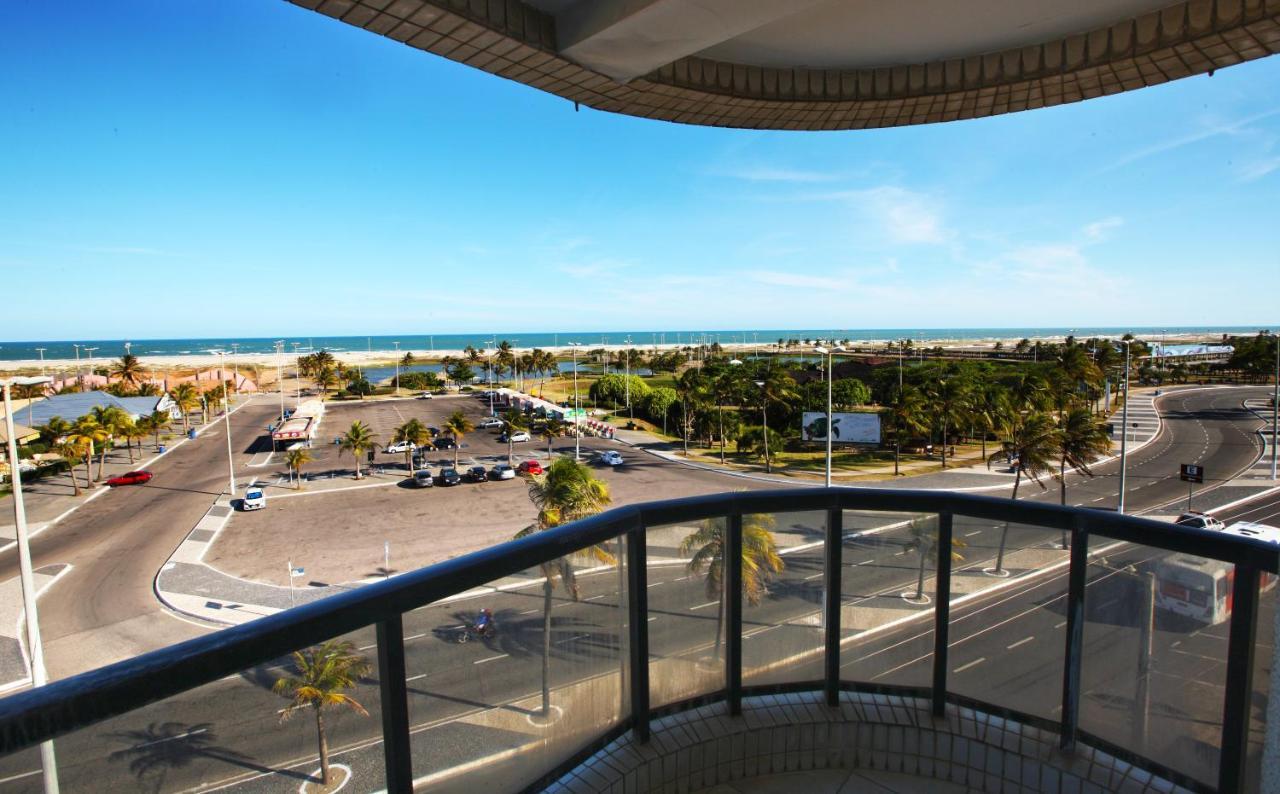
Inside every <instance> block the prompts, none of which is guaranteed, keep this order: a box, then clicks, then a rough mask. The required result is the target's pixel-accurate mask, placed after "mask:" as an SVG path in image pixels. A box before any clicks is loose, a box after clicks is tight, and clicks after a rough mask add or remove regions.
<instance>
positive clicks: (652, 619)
mask: <svg viewBox="0 0 1280 794" xmlns="http://www.w3.org/2000/svg"><path fill="white" fill-rule="evenodd" d="M657 619H658V618H657V617H656V616H655V617H651V618H649V620H648V621H647V622H648V623H652V622H653V621H655V620H657Z"/></svg>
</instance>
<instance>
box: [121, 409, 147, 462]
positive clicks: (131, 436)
mask: <svg viewBox="0 0 1280 794" xmlns="http://www.w3.org/2000/svg"><path fill="white" fill-rule="evenodd" d="M145 418H146V417H143V419H145ZM148 433H150V430H149V429H148V428H147V427H145V426H143V425H140V424H138V423H137V422H135V421H134V420H133V418H132V417H130V418H129V421H128V422H127V423H126V424H125V426H124V427H122V428H121V429H120V435H121V436H122V437H123V438H124V444H125V449H127V450H128V451H129V462H130V463H133V442H134V441H137V442H138V456H139V457H141V456H142V439H144V438H146V437H147V434H148Z"/></svg>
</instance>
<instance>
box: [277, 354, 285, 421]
mask: <svg viewBox="0 0 1280 794" xmlns="http://www.w3.org/2000/svg"><path fill="white" fill-rule="evenodd" d="M276 388H277V389H278V390H279V392H280V421H281V422H283V421H284V340H283V339H277V340H276Z"/></svg>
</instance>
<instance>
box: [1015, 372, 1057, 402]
mask: <svg viewBox="0 0 1280 794" xmlns="http://www.w3.org/2000/svg"><path fill="white" fill-rule="evenodd" d="M1008 390H1009V403H1010V405H1011V406H1012V407H1013V408H1014V410H1017V411H1042V410H1045V409H1047V408H1049V406H1050V405H1051V404H1052V402H1053V398H1052V395H1051V394H1050V393H1049V387H1048V385H1047V384H1046V383H1045V382H1044V378H1043V377H1041V375H1040V373H1039V372H1036V371H1035V370H1033V369H1030V368H1028V367H1027V366H1026V365H1023V367H1022V368H1021V369H1020V370H1019V371H1018V372H1017V374H1015V375H1014V376H1013V378H1012V379H1010V381H1009V383H1008Z"/></svg>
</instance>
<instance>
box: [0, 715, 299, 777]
mask: <svg viewBox="0 0 1280 794" xmlns="http://www.w3.org/2000/svg"><path fill="white" fill-rule="evenodd" d="M283 711H284V709H281V710H280V711H278V712H276V713H277V714H279V713H281V712H283ZM207 730H209V729H208V728H196V729H195V730H194V731H187V732H186V733H180V734H178V735H176V736H166V737H164V738H163V739H153V740H152V741H149V742H143V743H142V744H135V745H134V746H133V747H132V748H130V749H133V750H140V749H142V748H143V747H152V746H154V745H157V744H164V743H165V742H171V741H173V740H174V739H186V738H188V737H190V736H198V735H200V734H202V733H204V732H206V731H207ZM0 782H2V781H0Z"/></svg>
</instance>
